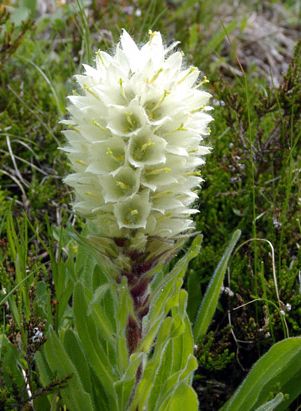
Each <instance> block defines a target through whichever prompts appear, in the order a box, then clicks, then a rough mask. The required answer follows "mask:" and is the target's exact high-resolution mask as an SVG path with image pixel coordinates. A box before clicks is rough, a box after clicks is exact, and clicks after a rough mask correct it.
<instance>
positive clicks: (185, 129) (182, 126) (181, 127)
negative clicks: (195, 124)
mask: <svg viewBox="0 0 301 411" xmlns="http://www.w3.org/2000/svg"><path fill="white" fill-rule="evenodd" d="M176 131H187V128H186V127H184V124H183V123H181V124H180V125H179V127H178V128H176Z"/></svg>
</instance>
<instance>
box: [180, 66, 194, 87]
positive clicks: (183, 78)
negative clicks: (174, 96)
mask: <svg viewBox="0 0 301 411" xmlns="http://www.w3.org/2000/svg"><path fill="white" fill-rule="evenodd" d="M196 70H197V68H196V67H190V69H189V70H188V72H187V73H186V74H185V75H184V76H183V77H182V78H181V79H180V80H178V81H177V84H180V83H182V82H183V81H184V80H185V79H186V78H187V77H189V76H190V74H192V73H194V72H195V71H196Z"/></svg>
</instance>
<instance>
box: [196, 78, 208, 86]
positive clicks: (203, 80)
mask: <svg viewBox="0 0 301 411" xmlns="http://www.w3.org/2000/svg"><path fill="white" fill-rule="evenodd" d="M207 83H210V81H209V80H208V78H207V77H206V76H204V77H203V78H202V80H201V81H200V82H199V83H198V84H197V86H196V88H199V87H201V86H203V85H204V84H207Z"/></svg>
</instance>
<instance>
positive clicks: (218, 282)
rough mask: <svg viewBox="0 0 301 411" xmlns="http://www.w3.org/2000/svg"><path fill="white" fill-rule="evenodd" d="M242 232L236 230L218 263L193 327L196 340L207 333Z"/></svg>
mask: <svg viewBox="0 0 301 411" xmlns="http://www.w3.org/2000/svg"><path fill="white" fill-rule="evenodd" d="M240 234H241V232H240V230H236V231H235V232H234V233H233V235H232V238H231V240H230V243H229V244H228V247H227V248H226V251H225V252H224V255H223V256H222V258H221V260H220V262H219V263H218V266H217V267H216V269H215V272H214V274H213V277H212V279H211V281H210V283H209V285H208V288H207V290H206V293H205V296H204V298H203V300H202V303H201V306H200V309H199V311H198V314H197V317H196V321H195V324H194V327H193V334H194V339H195V342H198V341H200V340H201V339H202V338H203V337H204V336H205V335H206V333H207V330H208V327H209V325H210V323H211V321H212V318H213V316H214V313H215V310H216V307H217V303H218V300H219V296H220V292H221V288H222V285H223V281H224V276H225V272H226V269H227V266H228V262H229V258H230V256H231V254H232V251H233V249H234V247H235V245H236V243H237V241H238V240H239V238H240Z"/></svg>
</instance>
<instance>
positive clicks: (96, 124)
mask: <svg viewBox="0 0 301 411" xmlns="http://www.w3.org/2000/svg"><path fill="white" fill-rule="evenodd" d="M92 124H93V126H96V127H98V128H100V129H101V130H103V131H105V130H106V128H105V127H104V126H102V125H101V124H100V123H99V122H98V121H96V120H93V121H92Z"/></svg>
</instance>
